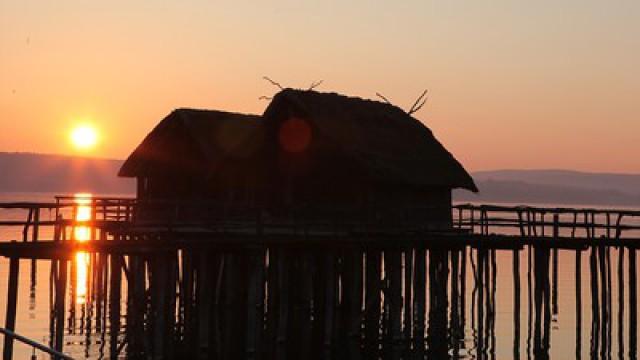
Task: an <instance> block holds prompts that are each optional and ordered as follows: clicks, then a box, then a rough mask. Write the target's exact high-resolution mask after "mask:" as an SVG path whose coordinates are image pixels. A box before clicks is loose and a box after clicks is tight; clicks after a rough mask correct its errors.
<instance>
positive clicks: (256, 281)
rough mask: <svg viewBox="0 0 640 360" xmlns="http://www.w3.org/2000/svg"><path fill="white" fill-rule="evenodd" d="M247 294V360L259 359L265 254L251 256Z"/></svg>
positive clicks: (258, 253)
mask: <svg viewBox="0 0 640 360" xmlns="http://www.w3.org/2000/svg"><path fill="white" fill-rule="evenodd" d="M248 290H249V291H248V293H247V343H246V350H245V358H246V359H258V358H260V357H261V356H260V355H261V353H260V345H261V340H262V329H263V319H264V312H263V302H264V299H263V295H264V252H263V251H258V252H256V253H255V254H251V255H250V260H249V289H248Z"/></svg>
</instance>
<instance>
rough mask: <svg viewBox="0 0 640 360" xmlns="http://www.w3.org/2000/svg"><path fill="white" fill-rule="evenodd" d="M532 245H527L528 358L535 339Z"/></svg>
mask: <svg viewBox="0 0 640 360" xmlns="http://www.w3.org/2000/svg"><path fill="white" fill-rule="evenodd" d="M532 248H533V247H532V245H528V246H527V323H528V324H529V326H527V359H531V353H532V352H531V341H532V339H533V335H532V334H533V333H532V332H533V327H532V326H531V324H533V286H532V278H533V272H532V266H533V264H532V262H533V261H532Z"/></svg>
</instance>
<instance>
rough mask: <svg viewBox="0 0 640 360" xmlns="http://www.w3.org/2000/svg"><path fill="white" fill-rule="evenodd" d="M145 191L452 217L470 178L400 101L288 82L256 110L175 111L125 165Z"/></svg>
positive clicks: (279, 209) (286, 208)
mask: <svg viewBox="0 0 640 360" xmlns="http://www.w3.org/2000/svg"><path fill="white" fill-rule="evenodd" d="M119 175H120V176H127V177H137V178H138V197H139V198H141V199H153V198H170V199H180V200H183V199H198V200H205V201H212V202H213V201H216V200H218V201H223V202H224V203H226V204H227V205H228V204H229V203H233V204H235V205H240V204H242V205H250V206H260V207H263V208H265V209H268V210H269V211H270V213H272V214H284V213H287V212H290V211H291V209H306V211H308V213H309V212H310V213H314V214H316V215H318V214H328V213H333V214H334V215H335V214H341V213H344V214H353V215H354V216H362V214H369V215H373V216H376V217H377V218H380V219H387V220H389V219H404V220H406V219H407V218H415V219H419V220H420V221H426V220H427V219H428V220H429V221H431V222H433V223H438V224H448V223H450V219H451V212H450V210H449V209H448V207H449V206H450V205H451V190H452V189H454V188H465V189H468V190H471V191H477V188H476V186H475V184H474V182H473V179H472V178H471V176H470V175H469V174H468V173H467V172H466V171H465V169H464V168H463V167H462V165H461V164H460V163H459V162H458V161H457V160H456V159H455V158H454V157H453V155H451V153H449V152H448V151H447V150H446V149H445V148H444V147H443V146H442V144H441V143H440V142H439V141H438V140H437V139H436V138H435V137H434V135H433V133H432V132H431V131H430V130H429V129H428V128H427V127H426V126H425V125H424V124H422V123H421V122H420V121H418V120H416V119H415V118H413V117H412V116H410V115H409V114H407V113H406V112H405V111H403V110H401V109H400V108H398V107H396V106H393V105H390V104H387V103H382V102H378V101H371V100H364V99H360V98H355V97H347V96H343V95H339V94H335V93H320V92H316V91H308V90H293V89H285V90H283V91H281V92H280V93H278V94H276V95H275V96H274V98H273V100H272V101H271V103H270V104H269V106H268V107H267V109H266V110H265V112H264V114H263V115H262V117H259V116H255V115H242V114H233V113H225V112H219V111H203V110H187V109H179V110H176V111H174V112H173V113H171V114H170V115H169V116H168V117H167V118H165V119H164V120H163V121H162V122H161V123H160V124H159V125H158V126H157V127H156V128H155V129H154V130H153V131H152V132H151V133H150V134H149V135H148V136H147V137H146V138H145V139H144V141H143V142H142V144H140V145H139V146H138V148H137V149H136V150H135V151H134V152H133V154H131V156H130V157H129V158H128V159H127V161H126V162H125V163H124V165H123V166H122V169H121V171H120V173H119Z"/></svg>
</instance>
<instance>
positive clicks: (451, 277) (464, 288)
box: [0, 194, 640, 359]
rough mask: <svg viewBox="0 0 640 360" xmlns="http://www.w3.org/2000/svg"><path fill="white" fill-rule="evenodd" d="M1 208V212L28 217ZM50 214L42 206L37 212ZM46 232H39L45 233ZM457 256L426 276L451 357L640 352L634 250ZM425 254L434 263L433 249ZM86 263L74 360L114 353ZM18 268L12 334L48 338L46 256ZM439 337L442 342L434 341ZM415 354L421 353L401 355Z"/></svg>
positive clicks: (83, 259) (73, 295)
mask: <svg viewBox="0 0 640 360" xmlns="http://www.w3.org/2000/svg"><path fill="white" fill-rule="evenodd" d="M17 200H21V201H52V200H53V194H0V202H7V201H17ZM0 211H2V210H0ZM4 211H5V213H1V214H0V217H1V218H2V219H8V218H15V219H20V218H21V217H22V216H24V214H20V213H18V212H16V211H13V212H11V211H6V210H4ZM50 216H52V215H51V214H43V217H42V219H47V218H50ZM22 219H24V217H22ZM49 236H51V234H47V233H46V232H45V233H43V234H41V238H49ZM21 238H22V233H21V229H15V228H1V227H0V241H7V240H10V239H17V240H19V239H21ZM460 254H462V253H461V252H460V251H458V250H456V251H455V254H454V252H453V251H452V252H447V251H446V250H445V252H444V253H440V255H438V256H444V262H443V264H446V268H445V269H441V270H439V271H442V272H441V274H444V276H445V280H444V282H442V281H440V283H439V285H437V286H438V288H437V289H435V288H434V287H435V286H436V285H434V284H436V283H434V282H433V281H432V279H429V281H428V282H427V286H426V291H427V295H426V298H427V304H426V308H425V314H424V318H425V321H426V323H425V328H426V329H425V333H426V334H427V335H428V336H427V337H429V339H427V340H426V343H427V344H426V346H427V348H429V347H433V348H435V347H442V346H445V347H446V352H447V353H448V355H449V356H450V357H451V358H469V359H476V358H481V359H482V358H486V359H531V358H536V359H538V358H541V359H544V358H552V359H580V358H587V357H590V358H603V359H604V358H616V359H636V358H637V354H638V340H639V339H638V331H637V330H638V325H637V323H636V320H637V308H638V299H637V292H638V290H637V289H638V285H640V283H639V281H640V276H638V264H637V263H638V260H637V259H638V256H639V255H640V254H639V253H638V251H637V250H631V249H628V248H618V247H606V248H593V249H588V250H585V251H581V252H580V251H575V250H553V249H551V250H550V251H549V252H547V253H536V250H535V249H533V248H528V247H525V248H524V249H522V250H520V251H512V250H477V249H472V248H467V249H464V257H461V256H459V255H460ZM426 256H428V257H429V258H428V263H429V264H432V263H433V262H434V258H433V256H434V255H433V254H430V253H429V254H427V255H426ZM545 256H546V257H548V258H547V260H548V264H549V265H548V267H544V266H543V268H544V269H546V270H547V271H548V276H543V277H540V276H536V275H535V273H536V272H537V271H538V270H537V269H538V266H539V263H537V261H539V259H540V258H542V259H545ZM92 261H93V257H89V256H88V255H78V256H77V257H76V259H75V261H73V263H72V265H71V267H70V276H69V282H70V283H69V286H67V293H66V298H67V309H66V314H65V335H64V352H65V353H67V354H69V355H71V356H72V357H74V358H105V357H109V354H110V342H111V341H110V340H111V339H110V335H109V333H108V332H107V331H102V330H96V326H95V325H96V320H97V319H96V316H97V315H96V313H95V311H96V308H95V306H94V305H92V301H91V299H90V297H91V296H93V294H91V293H90V292H89V293H88V291H87V286H88V284H89V283H90V282H91V281H92V280H91V279H92V275H90V274H92V272H91V268H90V266H91V264H92ZM459 261H463V263H459ZM543 262H544V261H543ZM8 263H9V262H8V260H7V259H5V258H0V289H3V290H2V292H0V294H3V296H0V324H4V321H5V310H4V309H5V308H6V301H7V299H6V296H4V295H5V294H6V289H7V286H8V284H7V279H8V268H9V266H8ZM20 270H21V271H20V278H19V289H18V306H17V309H18V311H17V321H16V324H17V325H16V332H17V333H19V334H21V335H24V336H26V337H29V338H31V339H33V340H35V341H39V342H41V343H44V344H49V343H50V342H51V340H52V339H51V327H50V326H51V314H52V310H53V309H52V306H53V305H52V303H53V301H54V300H53V298H52V296H53V295H52V292H51V284H52V283H51V275H50V273H51V271H50V270H51V262H50V261H44V260H39V261H36V262H33V263H32V261H31V260H21V261H20ZM429 270H430V269H429V268H427V278H429V276H430V272H429ZM538 272H539V271H538ZM88 274H89V275H88ZM434 276H438V275H437V274H435V275H434ZM541 279H542V280H541ZM544 279H547V280H548V283H546V282H545V280H544ZM545 287H547V289H546V290H544V291H539V289H545ZM536 289H538V290H536ZM431 293H433V294H435V295H433V296H431ZM126 294H127V289H126V287H125V286H124V285H123V289H122V296H121V299H122V301H121V308H122V312H121V314H120V324H121V325H120V327H121V328H122V330H123V332H126V331H125V330H126V328H127V313H126V309H127V304H126V299H127V296H126ZM413 296H415V293H414V295H413ZM88 297H89V298H88ZM418 318H420V317H418ZM105 319H107V317H106V316H105ZM414 321H415V318H414ZM92 324H93V325H92ZM105 325H106V324H103V328H104V327H105ZM414 326H415V324H414ZM438 334H440V335H438ZM118 336H119V337H118V340H117V343H121V342H122V341H123V340H124V336H123V333H122V332H121V333H120V334H119V335H118ZM434 339H435V340H434ZM442 341H444V342H445V343H444V344H442V343H438V342H442ZM0 346H1V343H0ZM126 351H127V346H123V349H122V352H121V356H125V354H126ZM31 353H32V350H31V348H30V347H28V346H25V345H23V344H21V343H19V342H16V343H15V344H14V356H15V358H19V359H23V358H28V357H29V356H30V355H31ZM426 353H427V354H428V352H426ZM36 354H37V356H38V358H43V359H44V358H48V356H45V355H44V354H42V353H36ZM406 354H409V353H406ZM416 354H420V352H412V353H410V355H406V357H411V356H416ZM440 354H442V353H440Z"/></svg>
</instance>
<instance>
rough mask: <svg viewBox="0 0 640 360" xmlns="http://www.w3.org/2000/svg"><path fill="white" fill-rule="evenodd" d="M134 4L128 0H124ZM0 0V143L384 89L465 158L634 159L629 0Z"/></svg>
mask: <svg viewBox="0 0 640 360" xmlns="http://www.w3.org/2000/svg"><path fill="white" fill-rule="evenodd" d="M134 3H135V4H134ZM349 3H350V4H348V5H347V4H343V2H338V1H310V2H305V4H301V3H300V2H299V1H278V2H268V3H267V2H264V3H260V4H251V5H249V4H246V5H243V4H238V3H237V2H221V1H215V2H213V1H190V2H177V1H175V2H174V1H165V2H162V3H161V4H160V3H159V2H153V1H135V2H133V1H121V0H116V1H109V2H87V1H32V0H29V1H26V0H20V1H18V0H15V1H14V0H11V1H8V0H0V151H30V152H46V153H67V154H72V153H74V150H73V148H72V147H71V146H70V145H69V142H68V140H67V133H68V132H69V130H70V128H71V127H72V126H73V125H74V124H76V123H79V122H91V123H93V124H94V125H95V126H96V127H98V128H99V129H100V130H101V138H102V142H101V143H100V145H99V146H98V147H97V148H96V149H95V150H93V151H92V152H90V153H89V155H92V156H100V157H110V158H124V157H126V156H127V155H128V153H129V152H130V151H131V150H132V149H133V147H134V146H135V145H137V144H138V143H139V141H140V140H141V139H142V137H143V136H144V135H145V134H146V133H147V132H148V131H149V130H150V129H151V128H152V127H153V126H154V125H155V124H156V123H157V122H158V121H159V120H160V119H161V118H162V117H163V116H164V115H166V114H168V113H169V112H170V111H171V110H172V109H173V108H176V107H201V108H216V109H223V110H232V111H240V112H255V113H261V112H262V110H263V109H264V107H265V106H266V102H265V101H261V100H258V97H259V96H261V95H271V94H273V93H274V91H275V88H274V87H272V86H270V85H269V84H268V83H266V82H265V81H263V80H262V79H261V77H262V76H263V75H268V76H270V77H272V78H274V79H276V80H277V81H279V82H281V83H282V84H283V85H285V86H291V87H307V86H308V85H309V84H310V83H311V82H313V81H314V80H320V79H324V83H323V84H322V85H321V87H320V88H319V89H320V90H325V91H338V92H341V93H346V94H350V95H358V96H362V97H369V98H372V97H375V93H376V92H381V93H383V94H384V95H386V96H387V97H388V98H389V99H390V100H391V101H392V102H394V103H395V104H397V105H399V106H401V107H404V108H408V107H410V105H411V104H412V103H413V101H414V100H415V98H416V97H417V96H418V95H419V94H420V93H421V92H422V90H423V89H424V88H428V89H429V91H430V92H429V93H430V97H429V101H428V103H427V105H426V106H425V107H424V108H423V109H422V110H421V111H420V112H419V113H418V114H417V115H416V116H417V117H418V118H419V119H420V120H422V121H423V122H425V124H427V125H428V126H429V127H430V128H431V129H432V130H433V131H434V132H435V134H436V136H437V137H438V138H439V139H440V140H441V141H442V142H443V143H444V144H445V145H446V146H447V147H448V148H449V149H450V150H451V151H452V152H453V153H454V154H455V155H456V156H457V157H458V159H459V160H461V161H462V162H463V163H464V164H465V165H466V167H467V168H468V169H470V170H486V169H496V168H569V169H578V170H591V171H613V172H636V173H640V156H639V155H640V145H639V144H640V105H639V104H640V102H639V101H638V95H640V70H639V69H638V64H640V2H638V1H631V0H629V1H615V2H598V1H574V0H567V1H562V5H558V4H557V3H556V2H555V1H540V2H535V4H534V3H533V2H531V3H524V2H519V1H518V2H516V1H503V2H502V1H498V2H492V4H491V5H490V6H489V5H483V4H480V2H461V1H441V2H429V1H417V0H415V1H405V2H403V4H402V5H398V4H392V2H389V1H377V2H372V1H366V2H365V1H362V2H359V1H352V2H349Z"/></svg>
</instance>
